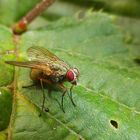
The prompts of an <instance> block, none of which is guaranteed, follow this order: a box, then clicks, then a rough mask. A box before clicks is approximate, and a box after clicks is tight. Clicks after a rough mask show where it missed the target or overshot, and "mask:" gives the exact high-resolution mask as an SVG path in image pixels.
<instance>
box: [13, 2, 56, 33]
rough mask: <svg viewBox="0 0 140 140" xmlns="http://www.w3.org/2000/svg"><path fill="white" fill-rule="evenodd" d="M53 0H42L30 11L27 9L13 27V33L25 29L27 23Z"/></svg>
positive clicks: (21, 31)
mask: <svg viewBox="0 0 140 140" xmlns="http://www.w3.org/2000/svg"><path fill="white" fill-rule="evenodd" d="M53 2H54V0H42V1H41V2H40V3H38V4H37V5H36V6H35V7H34V8H33V9H32V10H31V11H29V12H28V13H27V14H26V15H25V16H24V17H23V18H22V19H21V20H20V21H19V22H18V23H16V24H15V25H14V27H13V33H14V34H18V35H19V34H22V33H23V32H25V31H26V30H27V25H28V24H29V23H31V22H32V21H33V20H34V19H35V18H36V17H37V16H39V15H40V14H41V13H42V12H43V11H44V10H45V9H46V8H48V7H49V6H50V5H51V4H52V3H53Z"/></svg>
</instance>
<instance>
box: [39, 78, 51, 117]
mask: <svg viewBox="0 0 140 140" xmlns="http://www.w3.org/2000/svg"><path fill="white" fill-rule="evenodd" d="M40 85H41V88H42V93H43V100H42V112H43V110H44V108H45V107H44V103H45V92H44V87H43V79H40ZM45 111H46V112H49V109H48V108H45ZM39 116H41V113H40V115H39Z"/></svg>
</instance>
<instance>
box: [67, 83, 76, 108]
mask: <svg viewBox="0 0 140 140" xmlns="http://www.w3.org/2000/svg"><path fill="white" fill-rule="evenodd" d="M73 86H74V85H72V86H71V88H70V95H69V94H68V95H69V97H70V100H71V102H72V104H73V106H74V107H76V104H75V103H74V101H73V98H72V89H73Z"/></svg>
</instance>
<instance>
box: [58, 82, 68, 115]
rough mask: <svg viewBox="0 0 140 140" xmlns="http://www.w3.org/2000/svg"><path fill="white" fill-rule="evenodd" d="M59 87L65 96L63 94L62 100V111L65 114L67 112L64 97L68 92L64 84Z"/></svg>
mask: <svg viewBox="0 0 140 140" xmlns="http://www.w3.org/2000/svg"><path fill="white" fill-rule="evenodd" d="M58 87H59V88H60V89H62V90H63V94H62V98H61V108H62V111H63V112H64V113H65V110H64V96H65V94H66V92H67V88H66V87H64V85H63V84H59V85H58Z"/></svg>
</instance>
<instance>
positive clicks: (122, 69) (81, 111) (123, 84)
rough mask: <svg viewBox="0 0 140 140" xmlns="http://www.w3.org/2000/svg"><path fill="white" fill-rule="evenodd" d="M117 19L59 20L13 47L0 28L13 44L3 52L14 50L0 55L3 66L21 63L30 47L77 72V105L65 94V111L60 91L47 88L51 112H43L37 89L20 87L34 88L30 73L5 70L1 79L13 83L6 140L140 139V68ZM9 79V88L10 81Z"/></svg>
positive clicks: (99, 15)
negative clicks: (78, 73)
mask: <svg viewBox="0 0 140 140" xmlns="http://www.w3.org/2000/svg"><path fill="white" fill-rule="evenodd" d="M115 20H116V19H115V17H114V16H109V15H107V14H103V13H100V12H98V13H96V12H94V13H91V12H90V11H89V12H87V13H85V15H84V17H83V18H81V17H79V15H77V16H75V17H69V18H62V19H60V20H58V21H55V22H52V23H50V24H48V25H47V27H44V28H40V29H38V30H32V31H28V32H26V33H25V34H24V35H22V36H21V38H20V40H19V44H18V46H14V48H13V43H12V42H11V43H9V40H11V39H12V36H11V35H10V31H9V30H7V29H4V28H3V27H1V28H0V33H1V32H2V31H3V30H4V32H5V33H6V34H8V35H9V38H11V39H8V40H7V39H6V37H4V39H3V40H4V42H5V43H6V44H11V45H8V47H6V49H5V48H3V49H2V50H1V52H6V50H7V48H9V47H11V48H12V49H11V50H15V48H16V51H13V53H12V54H8V55H6V54H4V53H3V54H2V57H3V59H2V60H1V63H3V61H4V60H8V59H9V60H25V59H27V53H26V50H27V49H28V48H29V47H31V46H36V47H38V46H42V47H44V48H47V49H48V50H50V51H51V52H53V53H54V54H56V55H57V56H58V57H60V58H61V59H63V60H64V61H65V62H67V63H69V64H70V65H71V66H73V67H76V68H78V69H79V71H80V77H79V82H78V85H77V86H76V87H74V89H73V99H74V102H75V103H76V107H74V106H73V105H72V103H71V101H70V99H69V97H68V95H66V96H65V98H64V109H65V113H63V111H62V110H61V108H60V103H61V98H62V92H61V91H55V90H53V91H52V93H51V94H47V92H48V90H47V88H45V94H46V102H45V106H46V107H48V108H49V110H50V111H49V112H41V105H42V90H41V88H40V86H37V87H30V88H22V87H23V86H27V85H30V84H32V80H31V79H30V76H29V75H30V69H27V68H15V69H13V66H7V68H6V69H7V73H10V75H9V76H7V75H5V77H6V79H7V78H8V77H10V79H11V78H12V79H13V80H14V86H13V87H14V90H13V94H14V96H13V108H12V114H11V119H10V123H9V127H8V128H7V130H5V131H6V132H7V133H8V138H9V139H14V140H19V139H22V140H27V139H34V140H46V139H50V140H56V139H62V140H63V139H64V140H77V139H89V140H91V139H96V140H102V139H111V140H112V139H113V140H118V139H127V140H132V139H140V125H139V121H140V112H139V111H140V110H139V108H140V103H139V100H140V94H139V91H140V86H139V85H140V73H139V70H140V67H139V65H138V64H137V63H135V61H134V54H133V53H132V52H131V50H130V49H129V47H128V45H129V44H128V43H127V42H126V41H125V39H124V34H123V32H122V31H121V28H120V27H118V26H117V25H116V23H115ZM1 36H2V35H1ZM7 42H8V43H7ZM14 45H15V44H14ZM19 45H20V47H19ZM6 56H7V57H6ZM3 65H5V64H4V63H3V64H2V66H3ZM5 66H6V65H5ZM13 75H14V77H13ZM8 81H10V80H7V81H6V82H5V83H6V84H7V85H9V84H10V83H11V82H12V81H10V82H8ZM2 85H3V84H2ZM65 86H66V87H68V88H69V87H70V84H65ZM3 110H4V109H3ZM40 112H41V114H42V116H41V117H39V114H40ZM2 134H3V133H2ZM0 136H1V135H0Z"/></svg>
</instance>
